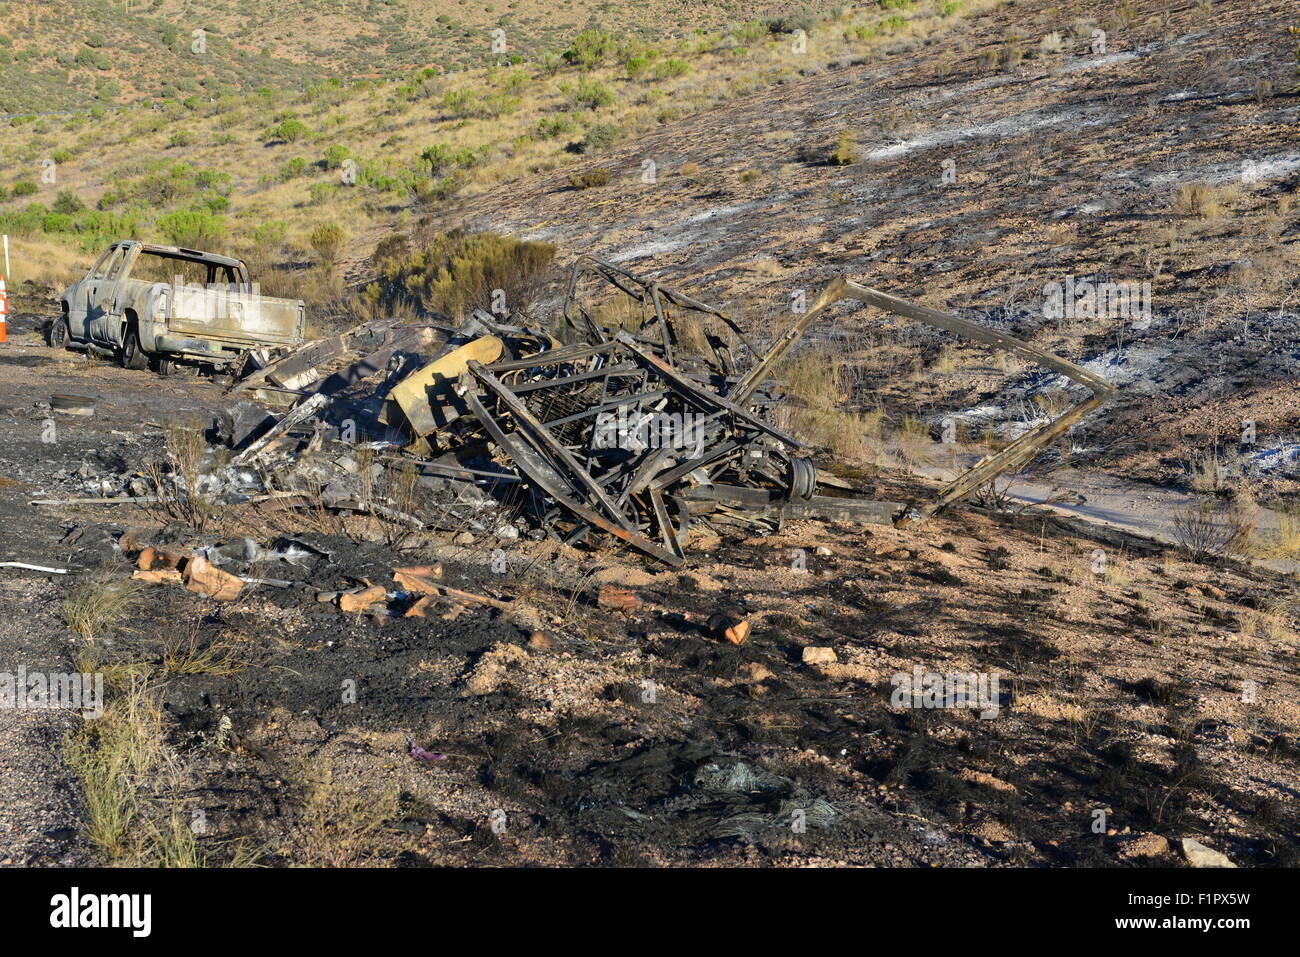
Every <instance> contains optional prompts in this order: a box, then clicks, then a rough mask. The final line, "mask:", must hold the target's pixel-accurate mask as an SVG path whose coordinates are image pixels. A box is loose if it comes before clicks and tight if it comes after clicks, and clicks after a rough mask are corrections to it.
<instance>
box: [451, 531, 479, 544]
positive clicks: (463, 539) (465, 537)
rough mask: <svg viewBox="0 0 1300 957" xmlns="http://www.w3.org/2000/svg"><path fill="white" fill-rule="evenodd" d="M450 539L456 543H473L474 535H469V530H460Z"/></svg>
mask: <svg viewBox="0 0 1300 957" xmlns="http://www.w3.org/2000/svg"><path fill="white" fill-rule="evenodd" d="M452 541H453V542H455V543H456V544H457V545H473V544H474V541H475V539H474V536H473V535H471V534H470V533H469V532H461V533H460V534H459V535H457V536H456V537H455V538H453V539H452Z"/></svg>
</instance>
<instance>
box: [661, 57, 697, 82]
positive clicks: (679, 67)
mask: <svg viewBox="0 0 1300 957" xmlns="http://www.w3.org/2000/svg"><path fill="white" fill-rule="evenodd" d="M690 69H691V65H690V64H689V63H687V62H686V61H685V60H681V59H678V58H677V57H671V58H670V59H667V60H660V61H659V62H658V63H656V64H655V71H654V72H655V79H656V80H668V79H672V78H673V77H678V76H685V75H686V74H687V73H689V72H690Z"/></svg>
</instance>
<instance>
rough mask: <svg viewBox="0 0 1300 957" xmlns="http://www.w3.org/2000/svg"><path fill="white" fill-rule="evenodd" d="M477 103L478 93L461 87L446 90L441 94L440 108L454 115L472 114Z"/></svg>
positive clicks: (465, 115) (464, 115)
mask: <svg viewBox="0 0 1300 957" xmlns="http://www.w3.org/2000/svg"><path fill="white" fill-rule="evenodd" d="M477 104H478V94H477V93H475V92H474V91H473V90H471V89H468V88H464V87H462V88H461V89H459V90H448V91H447V92H446V93H444V94H443V95H442V108H443V109H444V110H446V111H447V112H448V113H450V114H451V115H452V116H454V117H467V116H473V115H474V111H475V109H476V106H477Z"/></svg>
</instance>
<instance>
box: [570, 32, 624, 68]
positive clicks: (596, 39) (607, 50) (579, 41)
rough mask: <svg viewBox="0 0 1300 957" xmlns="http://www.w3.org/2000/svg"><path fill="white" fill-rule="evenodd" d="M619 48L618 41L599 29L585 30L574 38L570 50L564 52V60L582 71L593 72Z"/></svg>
mask: <svg viewBox="0 0 1300 957" xmlns="http://www.w3.org/2000/svg"><path fill="white" fill-rule="evenodd" d="M617 46H618V41H617V40H615V39H614V37H613V36H611V35H610V34H608V33H605V32H604V31H602V30H597V29H594V28H592V29H588V30H583V31H582V32H581V33H579V34H578V35H577V36H576V37H574V38H573V43H572V44H571V45H570V46H569V49H567V50H565V51H564V59H565V60H566V61H568V62H569V63H572V64H573V65H574V66H576V67H578V68H579V69H581V70H593V69H595V68H596V67H598V66H600V64H601V63H603V62H604V61H605V58H606V57H608V56H609V55H610V54H611V53H613V52H614V50H615V49H616V48H617Z"/></svg>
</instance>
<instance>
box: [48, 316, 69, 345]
mask: <svg viewBox="0 0 1300 957" xmlns="http://www.w3.org/2000/svg"><path fill="white" fill-rule="evenodd" d="M67 345H68V317H67V316H59V317H57V318H56V319H54V320H53V321H52V322H51V323H50V346H51V347H52V348H54V349H63V348H66V347H67Z"/></svg>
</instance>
